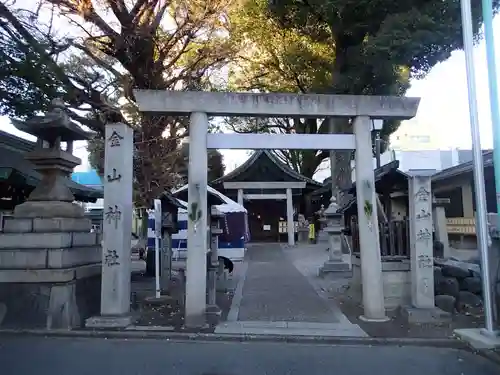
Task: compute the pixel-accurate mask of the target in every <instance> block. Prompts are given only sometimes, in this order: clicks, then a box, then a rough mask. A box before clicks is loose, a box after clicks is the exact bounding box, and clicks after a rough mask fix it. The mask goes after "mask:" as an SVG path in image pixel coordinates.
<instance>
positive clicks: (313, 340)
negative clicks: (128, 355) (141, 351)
mask: <svg viewBox="0 0 500 375" xmlns="http://www.w3.org/2000/svg"><path fill="white" fill-rule="evenodd" d="M0 335H1V336H7V335H9V336H44V337H74V338H109V339H155V340H178V341H195V340H197V341H212V342H213V341H221V342H225V341H232V342H251V341H255V342H286V343H304V344H331V345H360V346H361V345H365V346H375V345H387V346H391V345H392V346H427V347H444V348H453V349H468V350H470V348H469V346H468V345H467V344H466V343H464V342H462V341H460V340H457V339H453V338H444V339H432V338H429V339H426V338H374V337H329V336H290V335H245V334H214V333H183V332H166V331H152V330H147V331H146V330H143V331H141V330H130V331H113V330H71V331H68V330H44V329H0Z"/></svg>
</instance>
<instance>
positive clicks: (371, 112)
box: [134, 90, 420, 120]
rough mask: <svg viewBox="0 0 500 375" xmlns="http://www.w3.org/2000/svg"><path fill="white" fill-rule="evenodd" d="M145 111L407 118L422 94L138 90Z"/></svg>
mask: <svg viewBox="0 0 500 375" xmlns="http://www.w3.org/2000/svg"><path fill="white" fill-rule="evenodd" d="M134 95H135V98H136V103H137V105H138V107H139V110H140V111H142V112H155V113H165V114H172V115H188V114H189V113H192V112H206V113H207V114H209V115H217V116H239V117H245V116H250V117H259V116H265V117H293V116H300V117H329V116H331V117H355V116H370V117H371V118H376V119H399V120H407V119H410V118H413V117H414V116H415V115H416V114H417V109H418V105H419V103H420V98H410V97H397V96H368V95H325V94H288V93H242V92H204V91H171V90H170V91H169V90H167V91H160V90H134Z"/></svg>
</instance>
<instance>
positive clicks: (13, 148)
mask: <svg viewBox="0 0 500 375" xmlns="http://www.w3.org/2000/svg"><path fill="white" fill-rule="evenodd" d="M30 144H31V149H30ZM18 147H19V148H18ZM33 147H34V143H33V142H30V141H26V140H24V139H22V138H19V137H16V136H13V135H11V134H8V133H5V132H2V131H0V168H6V169H7V168H11V169H13V170H14V171H15V172H16V173H18V174H19V175H20V176H22V177H23V178H24V180H25V183H26V185H28V186H31V187H36V186H37V185H38V183H39V182H40V181H41V180H42V175H41V174H40V173H39V172H37V171H36V170H35V166H34V165H33V163H31V162H30V161H28V160H26V159H25V158H24V152H26V151H31V150H32V149H33ZM66 185H67V186H68V187H69V188H70V190H71V192H72V193H73V195H74V196H75V199H76V200H78V201H95V200H96V199H99V198H102V197H103V193H102V191H99V190H96V189H92V188H89V187H86V186H84V185H80V184H77V183H76V182H74V181H72V180H71V179H69V178H68V179H67V182H66Z"/></svg>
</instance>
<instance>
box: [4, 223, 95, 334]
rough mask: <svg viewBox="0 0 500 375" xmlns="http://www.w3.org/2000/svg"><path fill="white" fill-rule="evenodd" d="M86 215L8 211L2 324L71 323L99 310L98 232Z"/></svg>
mask: <svg viewBox="0 0 500 375" xmlns="http://www.w3.org/2000/svg"><path fill="white" fill-rule="evenodd" d="M90 228H91V222H90V220H89V219H87V218H83V217H80V218H17V217H7V218H5V219H4V222H3V226H2V227H1V228H0V229H1V231H0V327H10V328H48V329H56V328H63V329H69V328H75V327H81V326H83V324H84V321H85V319H86V318H88V317H90V316H92V315H95V314H98V313H99V311H100V301H101V299H100V298H101V297H100V295H101V258H102V250H101V246H100V241H101V237H100V234H97V233H91V232H90Z"/></svg>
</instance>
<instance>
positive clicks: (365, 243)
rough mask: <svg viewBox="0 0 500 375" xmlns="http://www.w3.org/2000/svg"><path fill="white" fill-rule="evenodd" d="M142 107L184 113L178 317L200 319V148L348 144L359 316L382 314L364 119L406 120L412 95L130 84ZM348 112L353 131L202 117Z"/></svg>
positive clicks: (413, 104)
mask: <svg viewBox="0 0 500 375" xmlns="http://www.w3.org/2000/svg"><path fill="white" fill-rule="evenodd" d="M134 94H135V97H136V100H137V104H138V106H139V109H140V111H142V112H153V113H161V114H169V115H180V116H188V115H189V116H190V121H191V122H190V129H189V132H190V135H189V137H190V147H189V171H188V180H189V181H188V197H189V198H188V215H189V222H188V238H187V246H188V255H187V278H186V304H185V308H186V316H185V324H186V326H189V327H199V326H202V325H203V324H204V323H205V311H206V295H205V293H206V251H207V249H208V247H209V244H208V243H207V235H206V230H205V228H206V227H207V214H208V213H207V211H206V210H207V149H270V150H276V149H295V150H353V149H355V150H356V151H357V152H356V160H355V161H356V182H357V183H356V189H357V192H356V195H357V206H358V217H359V232H360V233H359V237H360V245H361V273H362V283H363V306H364V315H363V317H362V318H363V319H365V320H369V321H385V320H387V317H386V314H385V308H384V295H383V285H382V270H381V259H380V243H379V232H378V219H377V215H376V209H375V208H376V207H377V205H376V200H375V182H374V174H373V161H372V160H373V156H372V137H371V130H372V123H371V120H372V119H400V120H406V119H410V118H412V117H414V116H415V115H416V112H417V109H418V104H419V102H420V99H419V98H407V97H380V96H354V95H316V94H302V95H298V94H256V93H218V92H202V91H190V92H186V91H154V90H135V91H134ZM209 115H213V116H249V117H301V118H308V117H309V118H311V117H313V118H331V117H344V118H345V117H347V118H351V119H353V124H354V126H353V128H354V134H283V135H282V134H279V135H269V134H236V133H231V134H220V133H218V134H209V133H208V116H209Z"/></svg>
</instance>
